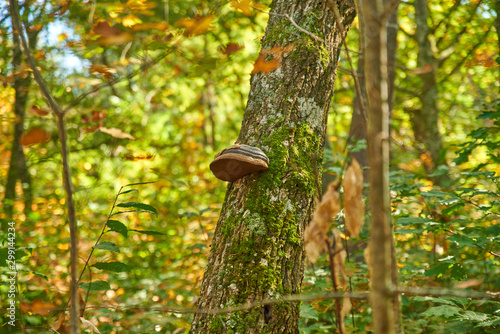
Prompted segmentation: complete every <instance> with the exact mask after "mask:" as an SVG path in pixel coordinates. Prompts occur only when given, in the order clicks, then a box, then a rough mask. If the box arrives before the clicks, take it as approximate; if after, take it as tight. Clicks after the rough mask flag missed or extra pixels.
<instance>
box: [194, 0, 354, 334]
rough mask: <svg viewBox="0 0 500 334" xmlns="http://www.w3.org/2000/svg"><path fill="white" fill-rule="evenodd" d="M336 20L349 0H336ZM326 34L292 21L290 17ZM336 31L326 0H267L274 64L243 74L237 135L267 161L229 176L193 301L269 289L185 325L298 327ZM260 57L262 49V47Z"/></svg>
mask: <svg viewBox="0 0 500 334" xmlns="http://www.w3.org/2000/svg"><path fill="white" fill-rule="evenodd" d="M338 5H339V7H340V8H339V11H340V13H341V15H342V21H343V22H342V23H343V26H344V27H346V29H347V28H348V27H350V25H351V22H352V20H353V19H354V16H355V9H354V4H353V3H352V2H349V1H339V2H338ZM287 16H288V17H289V18H291V19H293V21H294V22H295V23H296V24H297V25H299V26H300V27H302V28H303V29H305V30H307V31H308V32H309V33H312V34H314V35H316V36H317V37H319V38H321V39H323V40H324V41H325V44H324V43H322V42H319V41H317V40H316V39H314V38H312V37H311V36H310V35H308V34H305V33H304V32H302V31H300V30H298V29H297V28H296V27H295V26H294V25H293V24H292V23H291V20H289V19H288V18H287ZM346 33H347V31H343V32H341V31H339V29H338V27H337V26H336V24H335V18H334V14H333V13H332V12H331V11H330V10H329V9H327V8H326V5H325V3H324V2H320V1H313V0H302V1H283V0H276V1H273V4H272V9H271V13H270V17H269V22H268V27H267V30H266V34H265V36H264V38H263V40H262V51H261V55H266V56H267V58H266V61H268V62H269V63H274V64H278V65H279V68H277V69H276V70H273V71H270V72H269V73H264V72H258V67H256V68H255V69H254V72H256V73H255V74H254V75H253V76H252V79H251V89H250V95H249V98H248V104H247V107H246V111H245V115H244V119H243V124H242V128H241V132H240V135H239V137H238V140H237V142H238V143H243V144H248V145H252V146H257V147H260V148H261V149H262V150H263V151H264V152H265V153H266V154H267V156H268V157H269V161H270V162H269V170H267V171H264V172H260V173H256V174H251V175H249V176H246V177H243V178H242V179H239V180H237V181H235V182H234V183H230V184H229V185H228V188H227V193H226V198H225V201H224V205H223V208H222V211H221V215H220V218H219V222H218V224H217V228H216V230H215V235H214V239H213V243H212V249H211V253H210V257H209V260H208V264H207V268H206V270H205V275H204V278H203V283H202V287H201V295H200V300H199V302H198V307H199V309H200V310H204V311H216V310H217V309H221V308H222V309H223V308H227V307H231V306H235V305H240V304H246V303H249V302H260V301H262V300H266V299H275V300H276V302H273V303H267V304H265V305H264V304H263V305H261V306H257V307H253V308H249V309H247V310H241V311H235V312H231V313H221V314H201V313H199V314H197V315H196V316H195V318H194V321H193V324H192V328H191V333H224V332H231V331H234V332H238V333H263V332H265V333H298V332H299V330H298V322H299V305H300V303H298V302H290V301H279V300H280V297H282V296H285V295H289V294H297V293H299V292H300V286H301V283H302V278H303V274H304V264H305V255H304V247H303V232H304V228H305V225H306V224H307V223H308V222H309V220H310V219H311V215H312V213H313V210H314V206H315V199H314V197H315V195H316V194H317V193H318V189H317V183H318V182H320V181H319V180H318V179H319V178H320V177H321V173H320V172H321V162H322V152H323V145H324V140H325V134H326V123H327V115H328V110H329V107H330V100H331V96H332V92H333V83H334V80H335V75H336V68H337V60H338V56H339V50H340V49H339V47H340V44H341V42H342V39H343V38H344V37H345V34H346ZM264 57H265V56H264Z"/></svg>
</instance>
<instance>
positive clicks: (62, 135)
mask: <svg viewBox="0 0 500 334" xmlns="http://www.w3.org/2000/svg"><path fill="white" fill-rule="evenodd" d="M10 10H11V16H12V26H13V33H14V34H16V33H17V34H18V35H19V38H20V39H21V44H22V46H23V49H24V54H25V55H26V58H27V61H28V64H29V65H30V67H31V70H32V72H33V76H34V78H35V81H36V82H37V84H38V87H39V89H40V91H41V92H42V94H43V96H44V97H45V98H46V99H47V101H48V102H49V105H50V107H51V109H52V112H53V113H54V114H55V115H56V116H57V117H56V118H57V129H58V132H59V141H60V143H61V156H62V170H63V185H64V189H65V191H66V201H67V208H68V223H69V230H70V245H71V248H70V272H71V284H70V291H71V297H72V298H73V302H72V303H71V305H70V324H71V332H72V333H73V334H79V333H80V327H79V319H78V302H79V300H78V285H77V281H76V274H77V271H78V245H77V222H76V210H75V203H74V201H73V185H72V183H71V170H70V168H69V161H68V147H67V132H66V125H65V122H64V112H63V111H62V109H61V107H60V106H59V104H58V103H57V102H56V100H55V99H54V98H53V97H52V94H51V93H50V91H49V88H48V86H47V83H46V82H45V80H44V79H43V77H42V75H41V74H40V71H39V70H38V67H37V64H36V61H35V59H34V58H33V56H32V54H31V51H30V48H29V46H28V43H27V41H26V37H25V36H24V33H23V29H22V25H21V18H20V17H19V6H18V2H17V0H11V2H10Z"/></svg>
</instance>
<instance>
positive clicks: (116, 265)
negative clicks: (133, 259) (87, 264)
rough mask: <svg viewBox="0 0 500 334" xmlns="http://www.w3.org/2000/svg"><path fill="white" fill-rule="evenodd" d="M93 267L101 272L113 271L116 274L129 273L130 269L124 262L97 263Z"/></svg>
mask: <svg viewBox="0 0 500 334" xmlns="http://www.w3.org/2000/svg"><path fill="white" fill-rule="evenodd" d="M91 267H95V268H97V269H101V270H108V271H113V272H115V273H121V272H129V271H130V268H129V267H128V266H127V265H126V264H125V263H122V262H97V263H95V264H93V265H92V266H91Z"/></svg>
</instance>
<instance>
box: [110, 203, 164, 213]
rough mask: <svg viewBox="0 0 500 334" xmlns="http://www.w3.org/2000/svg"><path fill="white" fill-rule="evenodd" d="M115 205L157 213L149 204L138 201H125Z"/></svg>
mask: <svg viewBox="0 0 500 334" xmlns="http://www.w3.org/2000/svg"><path fill="white" fill-rule="evenodd" d="M117 206H118V207H120V208H136V209H139V210H141V211H147V212H151V213H154V214H155V215H158V211H156V209H155V208H154V207H152V206H151V205H149V204H144V203H139V202H127V203H120V204H118V205H117Z"/></svg>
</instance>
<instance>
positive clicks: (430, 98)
mask: <svg viewBox="0 0 500 334" xmlns="http://www.w3.org/2000/svg"><path fill="white" fill-rule="evenodd" d="M428 16H429V9H428V3H427V0H415V23H416V25H417V29H416V32H415V36H416V38H417V43H418V56H417V65H418V68H419V72H420V74H419V76H420V78H421V83H422V85H421V87H420V92H421V94H420V95H419V98H420V102H421V106H420V108H419V109H418V108H417V109H414V110H412V111H411V112H410V117H411V122H412V127H413V133H414V135H415V139H416V140H418V141H419V142H421V143H423V144H424V147H425V150H426V153H427V154H428V157H430V158H431V161H429V160H427V159H424V166H425V167H426V170H427V172H428V173H430V172H432V171H433V170H434V169H435V168H436V167H438V166H439V165H441V164H443V163H445V159H444V156H441V154H440V153H441V150H442V149H443V141H442V139H441V133H440V132H439V127H438V121H439V110H438V106H437V103H438V87H437V80H436V68H437V62H436V58H435V57H434V55H433V53H432V49H431V43H430V41H429V34H430V28H429V23H428V22H427V20H428Z"/></svg>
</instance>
